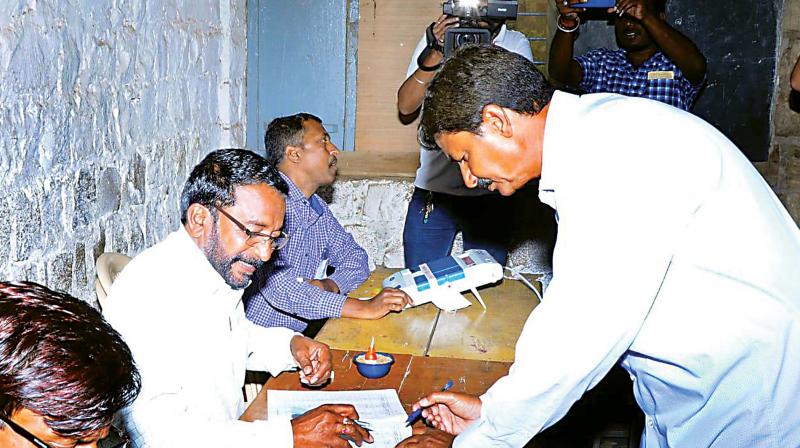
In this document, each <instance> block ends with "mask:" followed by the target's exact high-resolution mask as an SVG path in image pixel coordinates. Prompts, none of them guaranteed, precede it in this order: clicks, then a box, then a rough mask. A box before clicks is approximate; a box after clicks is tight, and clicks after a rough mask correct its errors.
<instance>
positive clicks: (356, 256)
mask: <svg viewBox="0 0 800 448" xmlns="http://www.w3.org/2000/svg"><path fill="white" fill-rule="evenodd" d="M281 176H283V178H284V180H286V183H287V184H289V196H288V197H287V198H286V220H285V223H284V227H283V230H284V232H286V233H288V234H289V243H288V244H287V245H286V247H284V248H283V249H281V250H279V251H276V252H275V253H274V254H273V257H274V258H273V259H272V261H270V262H268V263H267V264H266V265H265V267H264V268H262V269H260V270H259V271H258V272H257V273H256V275H255V276H254V278H253V282H252V284H251V285H250V287H248V288H247V291H245V294H244V301H245V309H246V313H247V318H248V319H250V320H251V321H253V322H255V323H256V324H259V325H262V326H264V327H287V328H291V329H292V330H295V331H303V330H304V329H305V328H306V326H307V322H306V321H307V320H313V319H323V318H327V317H340V316H341V314H342V306H343V305H344V301H345V299H346V298H347V296H346V294H347V293H348V292H350V291H352V290H354V289H355V288H357V287H358V286H359V285H360V284H361V283H363V282H364V280H366V279H367V277H369V264H368V262H367V260H368V257H367V252H366V251H365V250H364V249H363V248H362V247H361V246H359V245H358V243H356V241H355V240H354V239H353V236H352V235H350V234H349V233H347V231H346V230H344V228H343V227H342V225H341V224H339V222H338V221H337V220H336V218H335V217H334V216H333V214H332V213H331V211H330V209H329V208H328V205H327V204H325V201H323V200H322V198H320V197H319V196H318V195H316V194H315V195H312V196H311V198H310V199H308V200H307V199H306V198H305V196H304V195H303V193H302V192H301V191H300V190H299V189H298V188H297V186H296V185H295V184H294V183H293V182H292V181H291V179H289V178H288V177H287V176H285V175H284V174H283V173H281ZM326 258H327V259H328V265H329V266H332V267H334V268H335V271H334V273H333V274H331V275H330V277H328V278H330V279H331V280H333V281H334V282H336V284H337V285H338V286H339V290H340V291H341V292H342V294H334V293H330V292H327V291H323V290H321V289H319V288H317V287H316V286H312V285H310V284H308V283H307V282H299V281H298V280H297V279H298V278H301V279H310V278H314V273H315V271H316V270H317V266H319V264H320V262H321V261H322V260H323V259H326Z"/></svg>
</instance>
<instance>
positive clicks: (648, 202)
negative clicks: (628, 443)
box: [401, 47, 800, 448]
mask: <svg viewBox="0 0 800 448" xmlns="http://www.w3.org/2000/svg"><path fill="white" fill-rule="evenodd" d="M500 67H502V69H503V71H504V73H505V74H504V77H503V82H498V81H497V78H496V76H495V75H496V73H497V70H498V69H499V68H500ZM459 72H460V73H464V72H469V73H471V74H472V77H473V78H472V82H471V86H470V88H464V89H455V88H453V87H454V85H453V84H454V82H457V76H456V74H457V73H459ZM476 116H477V117H479V119H478V120H474V119H473V117H476ZM444 117H447V119H443V118H444ZM420 136H421V140H422V142H423V144H425V145H426V146H434V145H436V146H438V147H440V148H441V149H442V150H443V151H444V152H445V153H447V155H448V156H449V157H450V158H451V159H452V160H453V161H455V162H457V163H458V164H459V167H460V169H461V174H462V177H463V179H464V183H465V184H466V185H467V186H469V187H483V188H488V189H490V190H495V191H499V192H500V193H501V194H503V195H510V194H512V193H514V191H516V190H518V189H519V188H520V187H522V186H523V185H525V183H526V182H528V181H529V180H531V179H534V178H537V177H540V183H539V196H540V198H541V199H542V202H545V203H547V204H549V205H550V206H551V207H553V208H554V209H555V210H556V212H557V214H556V216H557V218H558V220H559V229H558V240H557V243H556V247H555V253H554V256H553V280H552V282H551V283H550V286H549V288H548V290H547V293H546V294H545V297H544V301H543V302H542V304H541V305H540V306H538V307H537V308H536V310H534V311H533V312H532V313H531V315H530V317H529V318H528V321H527V322H526V324H525V327H524V328H523V331H522V334H521V335H520V338H519V340H518V342H517V348H516V358H515V362H514V365H513V366H512V367H511V370H510V372H509V374H508V375H507V376H505V377H503V378H501V379H500V380H498V381H497V382H496V383H495V384H494V385H493V386H492V387H491V388H490V389H489V390H488V391H487V392H486V393H485V394H484V395H482V396H481V397H474V396H469V395H464V394H453V393H432V394H430V395H428V396H427V397H425V398H423V399H422V400H421V401H420V402H419V403H418V404H416V405H415V407H419V406H422V407H425V408H426V410H425V411H424V412H423V415H424V417H425V418H427V419H429V421H431V422H432V423H433V425H434V426H436V427H438V428H441V429H442V430H444V431H430V432H428V433H425V434H417V435H415V436H412V438H411V439H409V440H408V441H406V442H404V443H403V444H401V445H402V446H411V445H413V444H414V443H422V444H424V446H447V445H449V444H450V443H451V442H453V438H452V436H453V435H456V434H457V435H458V436H457V437H456V438H455V440H454V442H453V446H456V447H481V448H484V447H491V446H502V447H506V446H522V445H524V444H525V443H526V442H527V441H528V440H529V439H531V438H532V437H533V436H535V435H536V434H538V433H539V432H541V431H542V430H543V429H545V428H547V427H549V426H550V425H552V424H554V423H555V422H556V421H558V420H559V419H560V418H561V417H562V416H563V415H564V414H565V413H566V412H567V410H568V409H569V408H570V406H571V405H572V404H573V403H574V402H575V401H576V400H577V399H578V398H580V396H581V395H582V394H583V393H584V392H585V391H586V390H588V389H590V388H592V387H594V386H595V385H596V384H597V383H598V382H599V381H600V380H601V379H602V377H603V376H604V375H605V374H606V373H607V372H608V370H609V369H610V368H611V367H612V366H613V365H614V364H615V363H617V362H620V363H621V364H622V366H623V367H624V368H625V369H626V370H627V371H628V372H629V373H630V375H631V378H632V379H633V385H634V386H633V387H634V394H635V396H636V400H637V402H638V404H639V406H640V407H641V408H642V410H643V412H644V414H645V419H646V424H645V429H644V434H643V436H642V437H643V440H642V446H646V447H666V446H674V447H684V446H691V447H720V448H721V447H731V446H748V447H788V446H792V447H796V446H800V407H798V406H797V403H796V401H797V397H798V396H799V395H800V381H798V378H800V281H798V280H797V272H798V269H800V230H798V227H797V225H796V224H795V223H794V222H793V221H792V219H791V217H790V216H789V214H788V213H787V212H786V210H785V209H784V207H783V206H782V205H781V203H780V202H779V201H778V199H777V197H776V196H775V195H774V193H773V192H772V190H771V189H770V187H769V186H768V185H767V184H766V182H764V180H763V179H762V178H761V176H760V175H759V174H758V172H757V171H756V170H755V169H754V168H753V166H752V165H751V164H750V163H749V161H748V160H747V159H746V158H745V157H744V156H743V155H742V154H741V152H740V151H739V150H738V149H737V148H736V147H735V146H734V145H733V144H732V143H731V142H730V141H729V140H727V139H726V138H725V137H724V136H723V135H722V134H720V133H719V132H718V131H717V130H715V129H714V128H713V127H712V126H710V125H709V124H707V123H705V122H704V121H702V120H701V119H699V118H697V117H695V116H693V115H691V114H689V113H686V112H683V111H681V110H678V109H676V108H673V107H670V106H667V105H664V104H661V103H658V102H655V101H652V100H647V99H640V98H626V97H622V96H619V95H615V94H593V95H585V96H582V97H578V96H574V95H570V94H567V93H563V92H556V93H553V90H552V88H551V87H550V86H549V85H548V83H547V81H546V80H545V79H544V78H543V77H542V75H541V74H540V73H539V72H538V71H537V70H536V68H535V67H534V66H533V65H532V64H530V63H529V62H528V61H526V60H525V59H523V58H520V57H519V56H516V55H514V54H511V53H508V52H505V51H503V50H499V49H496V48H489V47H476V48H471V49H469V50H465V51H463V52H462V53H461V54H459V55H457V56H456V57H455V58H454V59H453V60H451V61H449V62H448V63H446V64H445V66H444V68H443V69H442V71H441V73H440V74H439V75H437V77H436V78H435V79H434V80H433V82H432V84H431V87H430V92H429V93H428V96H427V97H426V99H425V104H424V105H423V116H422V119H421V123H420ZM642 142H648V143H647V144H642ZM687 161H690V162H687ZM609 199H610V200H611V201H609ZM610 203H613V204H614V208H613V209H609V204H610ZM609 274H612V277H611V278H613V279H614V280H615V281H614V282H613V284H609V282H608V279H609Z"/></svg>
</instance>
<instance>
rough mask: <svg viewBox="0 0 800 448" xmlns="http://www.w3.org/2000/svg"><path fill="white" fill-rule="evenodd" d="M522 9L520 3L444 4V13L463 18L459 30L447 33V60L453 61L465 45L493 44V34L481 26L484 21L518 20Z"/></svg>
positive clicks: (471, 0) (476, 0)
mask: <svg viewBox="0 0 800 448" xmlns="http://www.w3.org/2000/svg"><path fill="white" fill-rule="evenodd" d="M518 6H519V5H518V2H517V0H447V1H445V2H444V3H442V12H443V13H444V14H447V15H448V16H454V17H458V18H459V20H458V27H453V28H450V29H448V30H447V31H446V32H445V33H444V45H443V46H444V57H445V58H449V57H450V55H452V54H453V53H455V51H456V50H457V49H458V48H459V47H461V46H462V45H467V44H484V43H486V44H488V43H491V42H492V34H491V32H490V31H489V30H488V29H486V28H482V27H481V26H480V25H479V24H478V23H479V22H480V21H481V20H483V21H486V22H489V23H500V22H502V21H504V20H508V19H511V20H514V19H516V18H517V8H518Z"/></svg>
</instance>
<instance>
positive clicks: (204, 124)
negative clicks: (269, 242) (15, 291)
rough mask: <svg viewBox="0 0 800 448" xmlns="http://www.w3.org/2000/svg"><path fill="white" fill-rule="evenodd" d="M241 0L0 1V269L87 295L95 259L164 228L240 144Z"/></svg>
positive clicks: (140, 244) (136, 247)
mask: <svg viewBox="0 0 800 448" xmlns="http://www.w3.org/2000/svg"><path fill="white" fill-rule="evenodd" d="M246 29H247V27H246V2H245V0H175V1H171V2H155V1H131V2H104V1H95V0H76V1H71V2H63V1H56V2H42V1H36V0H18V1H11V0H9V1H3V2H0V78H1V80H2V84H1V85H2V88H0V188H2V189H3V192H4V194H3V195H2V197H0V278H3V279H28V280H33V281H37V282H40V283H44V284H46V285H48V286H50V287H52V288H55V289H59V290H63V291H69V292H71V293H73V294H74V295H77V296H78V297H80V298H82V299H84V300H87V301H90V302H94V301H95V294H94V277H95V274H94V272H95V270H94V260H95V259H96V258H97V256H98V255H99V254H100V253H102V252H104V251H117V252H123V253H127V254H130V255H135V254H136V253H138V252H140V251H141V250H142V249H144V248H145V247H147V246H149V245H151V244H153V243H154V242H156V241H158V240H160V239H162V238H163V237H164V236H166V234H167V233H169V231H171V230H173V229H175V228H176V227H177V225H178V222H179V219H178V216H177V210H178V198H179V195H180V191H181V187H182V184H183V182H184V180H185V179H186V176H187V174H188V170H189V169H190V168H191V167H192V166H194V165H195V164H196V163H197V162H198V161H199V160H200V158H201V157H202V156H203V155H205V154H206V153H207V152H208V151H210V150H213V149H216V148H218V147H229V146H243V144H244V132H243V131H244V117H245V113H244V104H245V101H244V98H245V72H246V70H245V64H246V34H245V33H246Z"/></svg>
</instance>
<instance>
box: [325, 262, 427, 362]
mask: <svg viewBox="0 0 800 448" xmlns="http://www.w3.org/2000/svg"><path fill="white" fill-rule="evenodd" d="M393 272H395V271H394V270H389V269H386V268H383V267H379V268H377V269H375V271H373V272H372V274H370V276H369V278H368V279H367V281H366V282H364V283H363V284H362V285H361V287H359V288H358V289H356V290H355V291H353V292H351V293H350V296H351V297H373V296H375V294H377V293H378V292H380V290H381V282H383V279H385V278H386V277H388V276H390V275H391V274H392V273H393ZM438 311H439V309H438V308H436V307H435V306H434V305H433V304H428V305H423V306H419V307H416V308H410V309H407V310H405V311H403V312H402V313H391V314H389V315H387V316H385V317H384V318H382V319H378V320H363V319H349V318H341V319H328V322H326V323H325V325H324V326H323V327H322V330H320V332H319V333H318V334H317V336H316V338H315V339H316V340H318V341H322V342H324V343H326V344H328V345H329V346H330V347H331V348H338V349H342V350H355V351H364V350H366V349H367V348H368V347H369V343H370V339H372V337H373V336H375V346H376V347H377V348H378V349H379V350H380V351H382V352H388V353H402V354H408V355H424V354H425V351H426V349H427V347H428V344H429V342H430V339H431V335H432V334H433V330H434V328H435V327H436V319H437V317H438V316H439V313H438Z"/></svg>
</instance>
